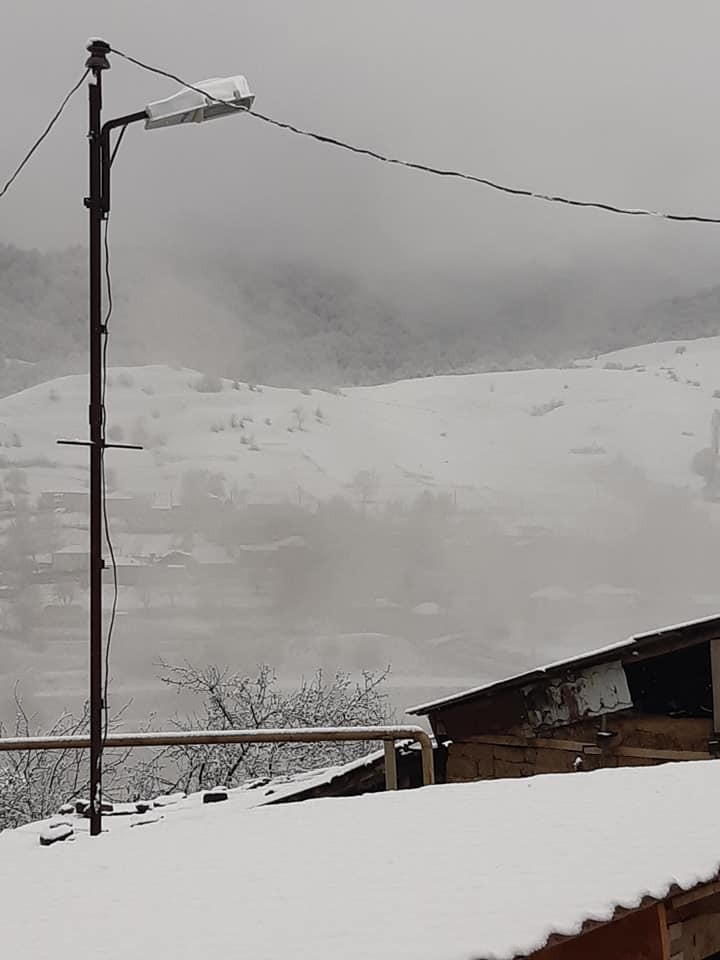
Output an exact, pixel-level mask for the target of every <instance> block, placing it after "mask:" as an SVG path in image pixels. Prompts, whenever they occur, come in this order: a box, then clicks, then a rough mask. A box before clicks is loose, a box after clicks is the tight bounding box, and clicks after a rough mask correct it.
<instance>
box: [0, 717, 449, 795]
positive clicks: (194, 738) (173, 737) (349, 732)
mask: <svg viewBox="0 0 720 960" xmlns="http://www.w3.org/2000/svg"><path fill="white" fill-rule="evenodd" d="M363 740H382V741H383V743H385V744H395V742H396V741H398V740H412V741H414V742H415V743H418V744H419V745H420V750H421V752H422V775H423V785H424V786H429V785H430V784H432V783H434V782H435V772H434V767H433V749H432V741H431V740H430V737H429V735H428V734H427V733H426V732H425V730H423V729H422V727H418V726H407V727H401V726H384V727H287V728H278V729H268V730H262V729H260V730H171V731H163V732H160V733H110V734H108V736H107V737H106V738H105V744H104V745H105V747H107V748H108V749H109V748H112V747H169V746H185V745H188V746H189V745H194V744H223V743H224V744H228V743H322V742H328V741H346V742H353V741H355V742H357V741H363ZM89 747H90V738H89V737H85V736H71V737H4V738H0V752H1V751H8V750H87V749H88V748H89ZM390 754H392V758H390ZM385 782H386V787H387V789H388V790H397V764H396V761H395V750H394V747H393V748H392V749H388V748H387V747H386V749H385Z"/></svg>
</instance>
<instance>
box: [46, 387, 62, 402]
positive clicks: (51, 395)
mask: <svg viewBox="0 0 720 960" xmlns="http://www.w3.org/2000/svg"><path fill="white" fill-rule="evenodd" d="M59 399H60V394H59V393H58V391H57V390H56V389H55V387H51V388H50V389H49V390H48V400H52V402H53V403H57V401H58V400H59Z"/></svg>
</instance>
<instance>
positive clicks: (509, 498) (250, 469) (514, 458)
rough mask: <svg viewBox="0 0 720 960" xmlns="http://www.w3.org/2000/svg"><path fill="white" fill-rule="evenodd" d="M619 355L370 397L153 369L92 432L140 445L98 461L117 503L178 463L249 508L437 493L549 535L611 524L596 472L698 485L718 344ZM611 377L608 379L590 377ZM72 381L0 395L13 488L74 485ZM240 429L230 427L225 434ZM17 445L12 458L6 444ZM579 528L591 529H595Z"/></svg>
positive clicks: (170, 485)
mask: <svg viewBox="0 0 720 960" xmlns="http://www.w3.org/2000/svg"><path fill="white" fill-rule="evenodd" d="M677 348H678V345H677V344H676V343H674V342H670V343H659V344H649V345H647V346H643V347H633V348H632V349H630V350H623V351H620V352H618V353H614V354H608V355H606V356H603V357H598V358H595V359H594V360H588V361H581V362H579V363H578V364H577V365H575V367H573V368H567V369H544V370H522V371H514V372H506V373H482V374H468V375H458V376H437V377H427V378H422V379H415V380H405V381H400V382H397V383H390V384H383V385H380V386H373V387H356V388H347V389H344V390H343V391H342V393H340V394H334V393H329V392H326V391H323V390H312V391H305V392H301V391H300V390H297V389H289V388H274V387H268V386H265V387H263V388H262V389H261V390H259V389H252V390H251V389H250V388H249V387H248V386H247V385H246V384H238V387H239V389H235V390H234V389H232V382H231V381H229V380H226V381H224V384H223V390H222V391H221V392H219V393H199V392H198V391H197V390H196V389H194V387H195V386H197V384H198V380H199V374H198V373H197V372H195V371H192V370H187V369H171V368H169V367H164V366H147V367H135V368H114V369H113V370H112V371H111V373H110V387H109V391H108V425H109V427H110V428H113V427H114V428H115V433H113V436H115V435H117V432H118V431H119V430H121V431H122V434H123V439H124V440H125V441H126V442H128V441H132V440H133V438H136V439H137V438H138V435H142V436H143V442H144V443H145V444H146V446H147V447H148V449H146V450H145V451H143V452H140V453H132V454H126V455H123V457H115V458H114V459H113V465H114V466H115V467H116V469H117V472H118V476H119V482H120V488H121V491H122V492H127V491H133V492H139V491H145V492H152V493H154V494H156V495H158V496H163V497H165V498H166V499H167V497H168V494H169V491H171V490H172V491H174V493H175V495H176V502H177V495H178V493H179V490H180V478H181V477H182V475H183V473H185V472H186V471H187V470H189V469H193V468H198V467H200V468H204V469H211V470H215V471H217V472H221V473H223V474H224V476H225V478H226V481H227V484H228V487H230V486H231V485H233V484H234V485H236V487H237V488H239V490H240V491H241V492H242V493H244V494H245V495H247V497H248V498H249V499H250V500H252V499H253V498H254V499H259V500H262V501H265V502H267V501H278V500H287V499H290V500H292V501H293V502H297V500H298V497H300V498H301V500H302V502H304V503H308V504H311V503H313V502H314V501H316V500H318V499H320V500H322V499H327V498H330V497H333V496H337V495H341V496H345V497H348V498H350V499H352V498H353V497H360V496H361V495H362V494H361V493H360V492H359V487H358V484H357V483H356V481H357V480H358V475H359V474H362V473H365V475H366V476H367V472H368V471H370V472H371V473H372V476H373V478H374V479H373V486H374V487H375V489H374V490H373V493H372V497H373V499H377V500H380V501H387V500H392V499H398V498H400V499H407V498H410V497H415V496H417V495H418V494H420V493H422V492H423V491H430V492H433V493H447V494H451V495H453V496H454V497H455V498H456V499H457V502H458V504H460V505H461V506H463V507H468V508H478V509H489V510H492V512H493V514H494V515H495V516H497V517H499V518H502V517H505V518H506V521H507V522H508V523H510V522H511V521H517V519H518V517H523V518H524V519H525V521H526V522H527V523H534V524H542V525H544V526H547V527H552V528H556V529H557V528H559V529H564V528H572V529H580V528H583V527H587V528H593V529H595V526H597V527H598V532H600V533H602V532H603V531H604V530H605V528H607V527H608V524H612V523H613V521H614V522H615V523H616V525H617V526H619V527H622V525H624V524H625V523H626V522H627V519H626V513H625V512H624V511H625V510H626V508H625V507H624V506H623V503H622V501H619V500H617V498H616V496H615V494H613V492H612V491H611V490H608V489H604V488H603V486H602V485H599V484H598V482H597V478H596V472H597V468H598V467H599V466H602V465H606V464H608V463H611V462H613V461H614V460H615V459H616V458H618V457H623V458H624V459H625V460H627V461H628V462H629V463H631V464H634V465H635V466H637V467H639V468H640V469H641V470H643V471H644V472H645V473H646V475H647V476H648V478H649V479H650V480H653V481H655V482H658V483H666V484H672V485H675V486H681V487H685V486H691V487H693V488H694V489H699V487H700V481H699V479H698V477H697V476H695V475H694V474H693V472H692V470H691V466H690V464H691V460H692V457H693V455H694V454H695V453H697V452H698V451H699V450H700V449H702V448H704V447H707V446H708V445H709V443H710V419H711V416H712V412H713V410H714V409H715V408H716V407H720V400H716V399H715V398H714V397H713V393H714V392H715V391H716V389H718V388H720V374H718V370H719V369H720V337H712V338H707V339H703V340H696V341H692V342H689V343H688V344H687V346H686V352H685V353H683V354H677V353H676V350H677ZM608 364H609V365H610V366H611V367H617V366H622V367H623V369H614V368H613V369H607V368H606V365H608ZM86 421H87V379H86V378H85V377H83V376H70V377H64V378H61V379H58V380H55V381H52V382H51V383H45V384H40V385H38V386H35V387H32V388H31V389H29V390H25V391H22V392H21V393H18V394H14V395H13V396H10V397H6V398H4V399H2V400H0V442H2V443H6V444H8V447H7V450H6V457H7V458H8V459H9V460H11V461H13V462H14V461H31V460H32V459H33V458H35V459H37V458H40V457H46V458H49V459H50V460H53V461H55V462H56V463H57V466H50V465H48V466H47V467H42V466H40V465H35V466H33V468H32V469H31V470H29V471H28V481H29V483H30V484H31V492H32V493H33V494H37V493H39V492H41V491H42V490H68V489H75V488H77V487H82V486H83V483H84V482H85V477H86V468H87V451H85V450H84V449H83V448H78V447H58V446H56V443H55V441H56V439H58V438H71V439H72V438H80V439H85V431H86V427H85V424H86ZM240 421H242V425H241V423H240ZM14 435H18V436H19V437H20V440H21V443H22V447H21V448H17V449H16V448H15V447H13V445H12V444H13V437H14ZM597 518H601V519H600V520H598V519H597Z"/></svg>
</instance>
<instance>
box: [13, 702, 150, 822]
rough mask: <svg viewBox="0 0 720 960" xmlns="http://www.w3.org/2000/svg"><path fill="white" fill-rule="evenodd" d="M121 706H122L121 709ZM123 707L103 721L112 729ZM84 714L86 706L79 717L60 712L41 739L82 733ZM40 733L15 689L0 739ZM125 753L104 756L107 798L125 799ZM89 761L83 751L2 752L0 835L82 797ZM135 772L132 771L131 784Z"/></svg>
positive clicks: (84, 730) (86, 718) (86, 715)
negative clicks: (8, 721) (12, 707)
mask: <svg viewBox="0 0 720 960" xmlns="http://www.w3.org/2000/svg"><path fill="white" fill-rule="evenodd" d="M126 706H127V705H126ZM125 709H126V707H123V709H122V710H120V711H119V713H118V714H117V715H116V716H114V717H112V718H111V719H110V720H109V724H108V728H109V729H115V728H116V727H117V726H118V725H119V724H120V723H121V718H122V714H123V713H124V711H125ZM88 728H89V710H88V704H87V703H86V704H85V706H84V707H83V710H82V712H81V714H80V716H77V717H76V716H73V715H72V714H70V713H63V714H62V715H61V716H60V717H58V718H57V720H55V722H54V723H53V724H51V725H50V727H48V728H47V729H45V730H43V731H42V733H43V735H44V736H62V737H65V736H74V735H76V734H77V735H83V734H87V732H88ZM39 732H40V731H39V730H38V728H37V725H36V718H35V717H34V716H33V715H31V714H28V712H27V710H26V708H25V705H24V703H23V700H22V697H21V696H20V695H19V693H18V689H17V688H16V689H15V722H14V725H13V726H12V727H11V728H10V729H9V730H8V729H7V728H6V727H5V726H4V725H3V724H2V723H0V737H7V736H16V737H29V736H34V735H36V734H37V733H39ZM129 755H130V751H129V750H122V751H121V750H113V751H108V753H107V755H106V756H105V758H104V763H103V787H104V793H105V795H106V796H107V798H108V799H111V800H112V799H119V798H120V797H124V796H127V794H128V787H127V780H128V777H127V770H128V768H127V762H128V759H129ZM88 772H89V760H88V754H87V751H85V750H33V751H27V752H24V753H22V752H17V753H16V752H8V753H3V754H2V757H1V758H0V830H3V829H5V828H7V827H17V826H19V825H20V824H22V823H29V822H31V821H33V820H40V819H43V818H44V817H48V816H50V815H51V814H53V813H57V811H58V809H59V807H60V806H61V804H63V803H67V802H69V801H71V800H75V799H76V798H79V797H85V796H87V792H88V789H89V778H88ZM141 772H144V771H139V770H138V771H135V772H134V776H135V778H136V779H137V778H138V777H139V775H140V774H141Z"/></svg>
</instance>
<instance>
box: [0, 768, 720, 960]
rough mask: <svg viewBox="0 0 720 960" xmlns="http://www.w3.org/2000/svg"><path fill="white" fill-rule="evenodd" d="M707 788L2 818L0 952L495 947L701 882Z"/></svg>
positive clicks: (533, 783)
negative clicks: (69, 831) (86, 822)
mask: <svg viewBox="0 0 720 960" xmlns="http://www.w3.org/2000/svg"><path fill="white" fill-rule="evenodd" d="M718 790H720V764H718V763H713V762H711V761H700V762H688V763H676V764H665V765H663V766H659V767H647V768H625V769H614V770H603V771H597V772H593V773H579V774H557V775H550V776H538V777H532V778H528V779H518V780H505V781H486V782H481V783H468V784H450V785H447V786H435V787H426V788H422V789H417V790H409V791H400V792H397V793H381V794H371V795H366V796H363V797H355V798H346V799H326V800H310V801H306V802H303V803H297V804H288V805H280V806H277V807H260V808H256V809H247V806H246V804H245V803H244V802H243V800H242V798H241V795H240V794H239V793H232V794H231V797H230V799H229V800H228V801H227V802H223V803H218V804H212V805H203V804H200V803H199V802H197V803H185V805H184V806H178V807H176V808H174V807H173V806H170V807H166V808H164V809H163V813H164V814H165V816H164V819H162V820H158V821H155V822H150V823H147V824H145V825H143V826H142V827H141V828H140V829H125V828H124V827H123V828H121V827H120V826H118V825H119V823H120V821H121V819H124V818H115V819H113V818H110V819H108V820H107V821H106V822H107V825H108V832H107V833H106V834H103V835H102V836H101V837H99V838H95V839H91V838H89V837H88V836H87V834H81V835H78V836H76V838H75V839H73V840H66V841H65V842H60V843H56V844H54V845H53V846H51V847H41V846H40V844H39V842H38V827H37V825H35V826H31V827H25V828H21V829H19V830H15V831H6V832H5V833H3V834H1V835H0V862H2V870H0V904H2V918H3V923H2V928H3V929H2V937H3V951H4V955H7V956H8V957H18V958H28V960H30V958H32V960H41V958H42V960H44V958H48V960H49V958H54V960H76V958H78V957H86V956H88V957H89V956H92V957H93V958H94V960H128V958H132V957H173V958H174V960H191V958H192V960H196V958H197V957H235V956H240V955H242V956H248V957H262V958H263V960H286V958H287V957H293V958H296V960H305V958H307V960H337V958H338V957H343V958H346V960H366V958H367V957H374V958H376V960H511V958H514V957H516V956H518V955H526V954H529V953H531V952H532V951H533V950H536V949H538V948H540V947H541V946H542V945H543V944H544V943H545V942H546V941H547V939H548V937H549V936H550V935H551V934H553V933H557V934H566V935H568V934H573V933H577V932H578V931H579V930H580V929H581V927H582V925H583V923H584V922H585V921H586V920H590V919H593V920H607V919H609V918H611V917H612V916H613V913H614V911H615V910H616V908H618V907H624V908H632V907H635V906H638V905H639V904H640V902H641V900H642V899H643V898H644V897H646V896H650V897H654V898H663V897H665V896H666V895H667V894H668V893H669V892H670V890H671V888H673V887H678V888H680V889H682V890H687V889H690V888H692V887H693V886H695V885H697V884H698V883H701V882H706V881H709V880H711V879H712V878H714V877H715V876H716V875H717V872H718V869H720V853H719V852H718V851H719V850H720V823H719V822H718V817H717V802H716V796H717V792H718ZM689 805H690V806H689ZM690 808H691V811H692V815H691V816H684V815H683V812H684V811H686V810H688V809H690ZM680 822H681V823H682V829H681V830H680V829H679V828H678V829H676V830H673V827H672V825H673V824H678V823H680Z"/></svg>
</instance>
